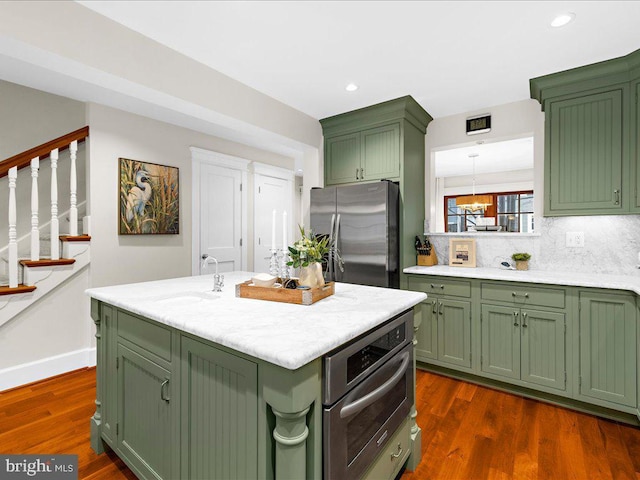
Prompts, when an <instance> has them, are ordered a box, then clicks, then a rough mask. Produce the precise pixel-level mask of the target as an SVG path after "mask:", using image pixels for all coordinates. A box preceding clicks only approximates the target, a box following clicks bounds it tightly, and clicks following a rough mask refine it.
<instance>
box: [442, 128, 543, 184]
mask: <svg viewBox="0 0 640 480" xmlns="http://www.w3.org/2000/svg"><path fill="white" fill-rule="evenodd" d="M528 169H533V137H526V138H518V139H515V140H507V141H503V142H493V143H480V144H476V145H473V146H469V147H461V148H454V149H450V150H443V151H440V152H436V154H435V176H436V177H459V176H462V175H471V174H473V173H474V172H475V173H476V174H477V175H482V174H485V173H498V172H510V171H515V170H528Z"/></svg>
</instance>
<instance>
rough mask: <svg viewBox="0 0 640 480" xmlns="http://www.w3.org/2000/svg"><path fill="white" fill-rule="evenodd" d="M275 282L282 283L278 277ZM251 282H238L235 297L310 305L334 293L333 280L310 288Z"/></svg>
mask: <svg viewBox="0 0 640 480" xmlns="http://www.w3.org/2000/svg"><path fill="white" fill-rule="evenodd" d="M277 282H278V283H282V279H280V278H278V280H277ZM251 283H252V281H251V280H247V281H246V282H242V283H238V284H237V285H236V297H240V298H254V299H256V300H269V301H271V302H283V303H294V304H298V305H311V304H313V303H316V302H317V301H318V300H322V299H323V298H327V297H329V296H331V295H333V294H334V293H335V282H327V283H325V284H324V286H322V287H317V288H310V289H308V290H301V289H297V288H296V289H292V288H283V287H258V286H256V285H251Z"/></svg>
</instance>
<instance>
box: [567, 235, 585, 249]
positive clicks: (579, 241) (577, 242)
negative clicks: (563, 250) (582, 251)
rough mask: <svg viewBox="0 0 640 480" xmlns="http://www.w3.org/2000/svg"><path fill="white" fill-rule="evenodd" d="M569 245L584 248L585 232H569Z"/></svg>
mask: <svg viewBox="0 0 640 480" xmlns="http://www.w3.org/2000/svg"><path fill="white" fill-rule="evenodd" d="M566 238H567V247H572V248H584V232H567V237H566Z"/></svg>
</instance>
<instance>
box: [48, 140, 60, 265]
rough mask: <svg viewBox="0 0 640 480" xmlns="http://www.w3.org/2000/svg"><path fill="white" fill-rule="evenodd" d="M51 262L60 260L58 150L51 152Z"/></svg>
mask: <svg viewBox="0 0 640 480" xmlns="http://www.w3.org/2000/svg"><path fill="white" fill-rule="evenodd" d="M50 158H51V260H60V239H59V238H58V237H59V236H60V225H59V223H58V149H57V148H56V149H53V150H51V155H50Z"/></svg>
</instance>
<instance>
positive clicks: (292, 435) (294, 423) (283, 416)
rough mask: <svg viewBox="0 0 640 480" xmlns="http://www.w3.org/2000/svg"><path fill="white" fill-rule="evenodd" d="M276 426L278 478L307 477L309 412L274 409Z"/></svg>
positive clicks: (274, 436)
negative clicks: (285, 411) (288, 411)
mask: <svg viewBox="0 0 640 480" xmlns="http://www.w3.org/2000/svg"><path fill="white" fill-rule="evenodd" d="M272 410H273V414H274V415H275V417H276V428H275V429H274V430H273V438H274V439H275V441H276V478H277V479H279V478H282V479H284V478H305V477H306V475H307V473H306V465H307V437H308V436H309V428H308V427H307V420H306V418H307V413H308V412H309V408H305V409H304V410H302V411H301V412H295V413H284V412H279V411H277V410H275V409H273V408H272Z"/></svg>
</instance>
